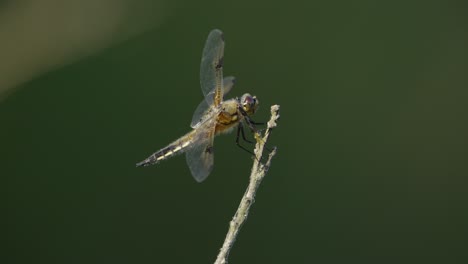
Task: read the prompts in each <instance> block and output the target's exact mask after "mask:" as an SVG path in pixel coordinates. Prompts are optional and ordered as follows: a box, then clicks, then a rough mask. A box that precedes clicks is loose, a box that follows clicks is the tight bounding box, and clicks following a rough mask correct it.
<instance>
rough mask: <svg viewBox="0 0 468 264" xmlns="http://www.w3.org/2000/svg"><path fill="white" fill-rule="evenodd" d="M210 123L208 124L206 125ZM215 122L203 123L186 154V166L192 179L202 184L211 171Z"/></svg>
mask: <svg viewBox="0 0 468 264" xmlns="http://www.w3.org/2000/svg"><path fill="white" fill-rule="evenodd" d="M207 123H210V124H207ZM214 125H215V122H214V121H212V122H205V124H204V125H203V127H200V128H199V129H198V131H199V132H198V133H196V135H195V136H194V140H193V145H192V146H191V147H190V148H189V149H188V150H187V152H186V154H185V155H186V159H187V165H188V167H189V168H190V172H191V173H192V176H193V178H195V180H196V181H197V182H202V181H204V180H205V179H206V177H208V175H209V174H210V173H211V171H212V170H213V162H214V155H213V154H214V153H213V139H214V132H215V127H214Z"/></svg>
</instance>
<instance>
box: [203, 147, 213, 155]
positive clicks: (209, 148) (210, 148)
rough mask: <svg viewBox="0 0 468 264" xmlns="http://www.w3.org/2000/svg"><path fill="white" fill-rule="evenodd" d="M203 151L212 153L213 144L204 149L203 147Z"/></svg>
mask: <svg viewBox="0 0 468 264" xmlns="http://www.w3.org/2000/svg"><path fill="white" fill-rule="evenodd" d="M205 152H206V153H208V154H212V153H213V146H207V147H206V149H205Z"/></svg>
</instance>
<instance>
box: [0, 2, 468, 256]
mask: <svg viewBox="0 0 468 264" xmlns="http://www.w3.org/2000/svg"><path fill="white" fill-rule="evenodd" d="M8 3H11V2H8V1H6V2H5V3H4V4H1V5H0V8H7V6H8ZM78 3H79V2H78ZM138 3H140V4H141V6H139V8H134V9H132V12H131V13H130V14H129V15H128V16H127V17H126V20H124V22H125V23H123V24H122V25H120V26H119V27H116V28H114V29H113V30H114V31H113V33H112V36H111V37H110V38H109V39H110V40H111V41H107V42H105V43H106V45H102V46H100V48H99V49H95V50H94V51H93V52H78V53H77V54H74V53H73V50H72V51H70V52H69V53H72V54H74V55H73V56H72V57H73V59H72V60H69V61H66V62H63V63H62V61H60V62H59V61H57V63H55V64H53V65H54V66H51V67H46V66H43V68H41V69H42V70H41V71H40V73H37V74H31V76H33V77H31V78H29V79H25V80H22V81H20V82H17V83H18V85H14V86H12V87H10V88H9V91H8V92H7V93H4V95H3V99H2V100H1V101H0V142H1V143H0V175H1V177H0V179H1V180H0V188H1V194H2V199H1V209H2V214H1V215H2V219H3V221H5V222H4V224H2V231H1V234H2V235H1V237H2V240H3V241H4V243H5V244H6V246H3V247H2V249H1V251H2V254H1V259H0V262H1V263H212V262H214V260H215V257H216V255H217V253H218V249H219V248H220V247H221V245H222V242H223V240H224V236H225V234H226V232H227V228H228V222H229V221H230V220H231V218H232V216H233V214H234V212H235V209H236V208H237V205H238V203H239V201H240V198H241V196H242V194H243V193H244V190H245V187H246V186H247V183H248V175H249V172H250V167H251V165H252V159H251V157H250V156H249V155H248V154H247V153H245V152H244V151H242V150H240V149H239V148H237V147H236V145H235V143H234V141H235V134H229V135H227V136H220V137H218V138H217V139H216V143H215V149H216V157H215V168H214V171H213V172H212V174H211V175H210V177H209V178H208V179H207V180H206V181H205V182H203V183H202V184H198V183H196V182H195V181H194V180H193V179H192V177H191V175H190V172H189V170H188V168H187V166H186V164H185V158H184V157H183V156H178V157H175V158H172V159H170V160H168V161H166V162H163V163H161V164H159V165H157V166H152V167H148V168H135V163H136V162H138V161H140V160H142V159H144V158H146V157H147V156H148V155H149V154H151V153H152V152H154V151H156V150H158V149H159V148H161V147H163V146H165V145H166V144H168V143H170V142H171V141H172V140H174V139H176V138H177V137H179V136H181V135H183V134H184V133H186V132H188V131H189V129H190V127H189V124H190V120H191V117H192V113H193V111H194V110H195V108H196V106H197V105H198V103H199V102H200V101H201V100H202V94H201V90H200V87H199V77H198V73H199V64H200V57H201V52H202V48H203V45H204V42H205V40H206V37H207V35H208V33H209V31H210V30H211V29H213V28H220V29H222V30H223V31H224V33H225V39H226V49H225V71H224V72H225V74H226V75H234V76H236V77H237V84H236V86H235V87H234V89H233V90H232V91H231V92H230V94H229V96H230V97H231V96H232V97H234V96H240V95H242V94H243V93H245V92H250V93H252V94H255V95H257V96H258V98H259V100H260V103H261V107H260V109H259V111H258V113H257V117H256V118H255V120H256V121H263V120H267V119H268V117H269V108H270V105H272V104H280V105H281V120H280V121H279V127H278V128H277V129H276V130H275V131H274V133H273V134H272V137H271V138H270V142H269V144H270V145H276V146H278V154H277V156H276V157H275V158H274V160H273V163H272V167H271V170H270V171H269V173H268V175H267V177H266V179H265V180H264V182H263V184H262V186H261V188H260V190H259V192H258V196H257V199H256V203H255V204H254V206H253V208H252V212H251V214H250V217H249V219H248V221H247V223H246V224H245V225H244V227H243V229H242V230H241V233H240V236H239V237H238V240H237V242H236V244H235V246H234V248H233V250H232V253H231V257H230V261H231V263H429V262H433V263H467V261H468V250H467V246H468V239H467V237H468V236H467V235H468V210H467V202H468V192H467V184H466V182H467V181H466V177H467V176H468V153H467V152H468V151H467V150H468V144H467V143H468V142H467V138H468V137H467V135H468V122H467V120H468V118H467V115H468V107H467V106H468V104H467V101H468V93H467V91H466V89H467V87H468V77H467V76H468V74H467V69H468V56H467V55H468V54H467V50H468V49H467V47H468V34H467V32H468V24H467V22H468V21H467V16H466V10H467V9H466V4H465V3H462V2H461V1H425V2H416V1H392V2H390V1H385V2H384V1H309V2H306V1H303V2H302V1H286V2H285V1H278V2H274V1H257V2H254V1H243V0H239V1H230V2H221V1H188V0H186V1H174V2H169V1H168V2H164V1H159V2H151V1H138ZM75 5H79V4H76V3H75ZM2 6H3V7H2ZM63 6H64V7H66V6H67V5H66V4H63ZM146 7H148V8H146ZM102 10H107V9H106V8H103V9H102ZM124 10H125V9H124ZM148 11H149V12H148ZM45 12H46V13H47V10H46V11H45ZM54 12H59V13H60V9H58V11H57V10H55V11H54ZM5 13H6V12H3V13H0V15H5ZM88 19H89V18H87V17H86V16H85V17H83V18H81V17H80V18H79V19H78V20H77V21H87V20H88ZM99 19H101V20H102V23H105V22H106V16H102V17H98V20H96V21H97V22H99V23H96V24H95V25H96V26H97V25H99V24H100V23H101V22H100V21H99ZM0 21H1V20H0ZM135 21H139V22H138V23H135ZM141 21H144V23H140V22H141ZM55 22H56V23H52V24H51V25H50V26H52V25H53V24H57V25H60V24H62V23H60V22H61V21H60V19H58V20H57V21H55ZM25 23H26V22H25ZM27 23H33V22H31V21H28V22H27ZM132 23H134V24H132ZM19 24H20V25H21V23H19ZM143 24H144V27H143V26H142V25H143ZM126 25H132V27H133V28H132V29H131V30H130V29H129V28H127V27H126ZM93 28H94V26H93V25H92V24H91V25H87V26H86V27H85V29H86V30H93ZM142 28H144V30H143V29H142ZM134 29H137V30H134ZM139 29H141V30H139ZM0 32H1V31H0ZM11 32H14V31H11ZM71 32H72V33H73V31H71ZM129 32H131V33H129ZM3 33H4V35H2V36H1V39H2V42H5V41H8V37H9V35H8V34H7V33H8V32H6V33H5V31H3ZM35 33H36V35H32V36H31V38H37V37H38V36H39V37H40V36H41V34H39V33H38V32H35ZM61 36H62V35H61V34H59V33H58V34H56V35H53V37H50V40H51V42H50V44H48V45H51V46H48V45H43V46H47V47H54V46H53V45H54V43H56V41H57V40H56V39H59V38H60V37H61ZM96 36H101V34H96ZM122 36H125V37H122ZM48 39H49V37H48ZM28 43H29V42H27V43H26V44H25V43H22V44H25V46H26V47H27V49H28V50H33V49H38V48H40V45H28ZM103 43H104V42H103ZM19 44H21V43H12V45H10V46H8V45H7V47H9V49H7V50H3V52H4V53H11V52H14V49H15V47H17V45H19ZM65 46H66V47H70V45H65ZM73 47H74V46H73ZM52 49H54V48H52ZM69 53H67V54H69ZM75 53H76V52H75ZM18 58H19V57H18ZM29 58H30V57H28V58H27V59H29ZM46 58H47V56H44V57H43V58H41V60H42V59H46ZM16 59H17V58H15V57H12V58H10V59H9V60H2V65H3V69H10V68H11V67H10V66H11V65H14V63H15V62H16V61H17V60H16ZM41 67H42V66H41ZM21 68H24V67H21ZM0 69H1V68H0ZM2 75H3V77H1V76H2ZM8 76H10V75H8ZM8 76H6V74H2V72H0V77H1V78H6V77H8Z"/></svg>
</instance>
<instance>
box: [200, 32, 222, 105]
mask: <svg viewBox="0 0 468 264" xmlns="http://www.w3.org/2000/svg"><path fill="white" fill-rule="evenodd" d="M223 59H224V37H223V32H222V31H221V30H219V29H214V30H212V31H211V32H210V34H209V35H208V38H207V40H206V43H205V47H204V48H203V53H202V59H201V64H200V86H201V89H202V92H203V95H204V96H205V100H206V102H207V104H208V105H212V104H215V105H218V104H220V103H221V101H222V99H223V98H222V97H223V94H224V91H223Z"/></svg>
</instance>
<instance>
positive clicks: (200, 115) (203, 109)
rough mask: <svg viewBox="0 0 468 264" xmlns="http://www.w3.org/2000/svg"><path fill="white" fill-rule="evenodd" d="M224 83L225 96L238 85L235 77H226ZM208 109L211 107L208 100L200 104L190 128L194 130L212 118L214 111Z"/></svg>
mask: <svg viewBox="0 0 468 264" xmlns="http://www.w3.org/2000/svg"><path fill="white" fill-rule="evenodd" d="M223 83H224V85H223V86H224V94H227V93H228V92H229V91H230V90H231V89H232V87H233V86H234V84H235V83H236V78H235V77H233V76H228V77H225V78H224V80H223ZM208 108H209V106H208V103H207V102H206V100H203V101H201V102H200V104H199V105H198V107H197V109H196V110H195V112H194V113H193V116H192V122H191V123H190V127H192V128H196V127H198V126H199V125H200V124H202V123H203V122H205V121H206V119H207V117H210V116H211V111H212V110H211V109H208Z"/></svg>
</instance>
